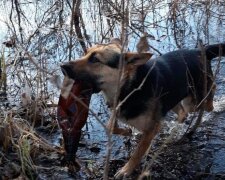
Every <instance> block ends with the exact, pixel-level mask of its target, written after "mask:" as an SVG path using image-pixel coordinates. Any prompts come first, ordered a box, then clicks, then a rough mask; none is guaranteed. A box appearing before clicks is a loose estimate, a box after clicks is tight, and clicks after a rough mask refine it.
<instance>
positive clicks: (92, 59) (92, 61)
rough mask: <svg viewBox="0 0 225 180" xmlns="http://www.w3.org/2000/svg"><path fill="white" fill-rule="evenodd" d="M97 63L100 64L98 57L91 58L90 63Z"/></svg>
mask: <svg viewBox="0 0 225 180" xmlns="http://www.w3.org/2000/svg"><path fill="white" fill-rule="evenodd" d="M97 62H100V61H99V59H98V58H97V57H95V56H92V57H90V59H89V63H97Z"/></svg>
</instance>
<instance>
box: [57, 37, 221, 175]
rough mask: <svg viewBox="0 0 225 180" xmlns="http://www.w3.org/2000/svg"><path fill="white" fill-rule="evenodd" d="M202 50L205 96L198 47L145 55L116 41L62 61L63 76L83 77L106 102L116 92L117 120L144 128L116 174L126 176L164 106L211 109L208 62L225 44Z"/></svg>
mask: <svg viewBox="0 0 225 180" xmlns="http://www.w3.org/2000/svg"><path fill="white" fill-rule="evenodd" d="M205 54H206V59H207V69H206V72H205V73H207V97H206V98H205V95H204V94H205V93H204V85H205V84H204V81H203V79H204V68H203V62H202V60H201V59H202V56H201V51H200V50H199V49H192V50H188V49H181V50H176V51H173V52H169V53H166V54H164V55H162V56H160V57H157V58H154V59H151V60H150V58H151V57H152V53H149V52H144V53H136V52H122V46H121V44H119V43H117V41H114V42H112V43H108V44H98V45H95V46H93V47H91V48H90V49H88V51H87V53H86V54H85V55H84V56H83V57H81V58H79V59H77V60H75V61H70V62H68V63H65V64H63V65H61V68H62V71H63V73H64V75H66V76H69V77H70V78H72V79H74V80H79V81H83V82H88V83H89V84H91V86H92V87H93V91H94V92H95V93H98V92H100V91H102V92H103V94H104V96H105V98H106V101H107V104H108V105H109V106H111V107H112V106H113V103H114V99H115V97H116V96H117V95H118V102H123V103H121V106H120V110H119V111H118V113H117V119H119V120H120V121H122V122H124V123H126V124H128V125H130V126H133V127H134V128H136V129H138V130H139V131H141V132H142V133H143V134H142V137H141V139H140V142H139V144H138V146H137V147H136V149H135V151H134V152H133V154H132V155H131V157H130V159H129V161H128V162H127V163H126V164H125V165H124V166H123V167H122V168H121V169H120V170H119V171H118V172H117V173H116V174H115V177H116V178H120V177H123V176H128V175H130V174H131V173H132V172H133V170H134V169H135V167H136V166H137V165H138V164H139V163H140V162H141V159H142V157H143V156H144V154H145V153H146V152H147V150H148V148H149V146H150V143H151V140H152V139H153V138H154V137H155V135H156V134H157V133H158V132H159V130H160V123H161V121H162V120H163V119H164V117H165V116H166V114H167V112H168V111H170V110H171V109H173V108H175V107H176V106H179V105H181V106H182V108H183V109H185V110H184V112H185V113H187V112H188V111H191V109H192V107H193V106H194V105H198V104H200V102H201V101H203V100H205V101H206V105H205V107H204V109H205V110H208V111H211V110H212V109H213V104H212V101H213V95H214V92H213V91H214V90H212V89H213V88H212V86H214V81H213V73H212V69H211V63H210V61H211V60H212V59H213V58H215V57H217V56H219V55H221V56H222V55H225V44H216V45H211V46H207V47H205ZM121 68H122V70H121ZM120 72H122V73H120ZM118 80H120V83H118ZM118 86H119V91H118ZM199 107H200V106H199ZM182 108H181V109H182ZM175 109H176V108H175ZM178 110H180V108H178Z"/></svg>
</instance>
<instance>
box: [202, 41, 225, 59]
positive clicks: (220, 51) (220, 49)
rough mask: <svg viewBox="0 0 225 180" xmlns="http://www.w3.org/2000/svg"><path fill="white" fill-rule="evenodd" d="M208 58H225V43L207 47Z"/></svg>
mask: <svg viewBox="0 0 225 180" xmlns="http://www.w3.org/2000/svg"><path fill="white" fill-rule="evenodd" d="M205 52H206V57H207V59H208V60H210V61H211V60H212V59H214V58H215V57H218V56H225V43H221V44H213V45H209V46H206V47H205Z"/></svg>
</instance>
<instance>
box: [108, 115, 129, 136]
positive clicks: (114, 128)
mask: <svg viewBox="0 0 225 180" xmlns="http://www.w3.org/2000/svg"><path fill="white" fill-rule="evenodd" d="M114 118H115V117H112V116H111V117H110V119H109V122H108V124H107V126H106V127H107V129H109V130H110V131H111V132H112V133H113V134H118V135H123V136H131V135H132V130H131V129H130V128H120V127H119V125H118V123H117V119H114Z"/></svg>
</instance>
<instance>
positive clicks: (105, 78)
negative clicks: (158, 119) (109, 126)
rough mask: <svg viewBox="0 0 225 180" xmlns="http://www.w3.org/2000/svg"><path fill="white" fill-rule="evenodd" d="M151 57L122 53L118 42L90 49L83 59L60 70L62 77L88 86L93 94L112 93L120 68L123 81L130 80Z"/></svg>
mask: <svg viewBox="0 0 225 180" xmlns="http://www.w3.org/2000/svg"><path fill="white" fill-rule="evenodd" d="M151 56H152V54H151V53H140V54H139V53H131V52H128V53H122V48H121V45H120V44H118V41H112V42H111V43H109V44H98V45H95V46H93V47H91V48H90V49H88V51H87V53H86V54H85V55H84V56H83V57H81V58H79V59H77V60H75V61H70V62H68V63H65V64H63V65H62V66H61V68H62V71H63V73H64V75H67V76H69V77H70V78H72V79H74V80H79V81H83V82H86V83H88V84H90V85H91V86H92V87H93V89H94V91H95V92H98V91H101V90H103V91H107V90H109V89H110V91H113V90H112V89H113V88H114V87H116V84H117V81H118V78H119V77H118V76H119V74H120V73H119V72H120V68H121V67H123V71H122V72H123V73H122V74H123V79H126V78H130V77H132V76H133V74H134V73H135V69H136V68H137V67H138V66H140V65H143V64H145V63H146V62H147V61H148V60H149V59H150V58H151ZM121 64H122V66H121Z"/></svg>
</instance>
